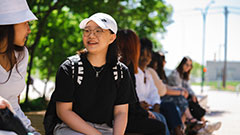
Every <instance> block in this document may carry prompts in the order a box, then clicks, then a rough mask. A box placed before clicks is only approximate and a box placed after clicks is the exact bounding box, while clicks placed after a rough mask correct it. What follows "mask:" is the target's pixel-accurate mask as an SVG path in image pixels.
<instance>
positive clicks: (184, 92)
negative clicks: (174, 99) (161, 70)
mask: <svg viewBox="0 0 240 135" xmlns="http://www.w3.org/2000/svg"><path fill="white" fill-rule="evenodd" d="M183 96H184V97H185V98H186V99H187V98H188V96H189V93H188V91H187V90H186V89H185V90H183Z"/></svg>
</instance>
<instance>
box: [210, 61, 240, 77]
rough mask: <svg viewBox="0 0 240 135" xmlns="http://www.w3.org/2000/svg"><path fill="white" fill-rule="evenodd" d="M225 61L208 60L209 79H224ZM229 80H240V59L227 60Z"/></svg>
mask: <svg viewBox="0 0 240 135" xmlns="http://www.w3.org/2000/svg"><path fill="white" fill-rule="evenodd" d="M223 66H224V62H223V61H207V72H206V80H207V81H217V80H222V76H223ZM226 80H228V81H240V61H228V62H227V78H226Z"/></svg>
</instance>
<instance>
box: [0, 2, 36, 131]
mask: <svg viewBox="0 0 240 135" xmlns="http://www.w3.org/2000/svg"><path fill="white" fill-rule="evenodd" d="M31 20H37V18H36V16H35V15H34V14H33V13H32V12H31V11H30V9H29V7H28V4H27V2H26V0H1V2H0V109H4V108H6V107H7V108H9V109H10V110H12V111H13V112H14V113H15V114H16V116H18V117H19V118H20V120H21V121H22V122H23V124H24V126H25V127H26V128H27V129H28V130H29V131H30V132H35V131H34V129H33V127H32V126H31V122H30V120H29V119H28V118H27V117H26V116H25V115H24V113H23V112H22V110H21V108H20V106H19V102H18V101H19V95H20V93H21V92H22V91H23V89H24V87H25V75H26V71H27V62H28V50H27V48H26V47H25V46H24V44H25V41H26V38H27V36H28V34H30V32H31V30H30V28H29V25H28V22H29V21H31ZM2 134H4V135H14V134H15V135H16V133H14V132H9V131H3V130H0V135H2ZM35 134H39V133H38V132H35Z"/></svg>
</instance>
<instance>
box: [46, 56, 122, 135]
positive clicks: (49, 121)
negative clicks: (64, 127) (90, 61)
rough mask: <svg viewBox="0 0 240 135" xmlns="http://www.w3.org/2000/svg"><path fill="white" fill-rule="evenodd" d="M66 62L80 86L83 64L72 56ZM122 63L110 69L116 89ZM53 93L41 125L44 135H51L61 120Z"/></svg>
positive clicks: (79, 58)
mask: <svg viewBox="0 0 240 135" xmlns="http://www.w3.org/2000/svg"><path fill="white" fill-rule="evenodd" d="M68 60H69V61H70V62H71V64H72V79H73V80H74V82H77V83H78V84H79V85H81V82H82V80H83V74H84V68H83V63H82V60H81V57H80V55H78V54H77V55H74V56H71V57H68ZM122 65H123V64H122V63H121V62H120V61H118V62H117V64H116V65H115V66H114V67H113V68H112V71H113V77H114V80H115V82H116V87H117V88H119V85H120V81H121V79H122V78H123V70H122ZM54 95H55V92H53V94H52V96H51V99H50V102H49V104H48V107H47V110H46V113H45V116H44V120H43V125H44V129H45V135H53V130H54V128H55V126H56V124H57V123H60V122H61V120H60V119H59V118H58V116H57V114H56V102H55V99H54V97H55V96H54Z"/></svg>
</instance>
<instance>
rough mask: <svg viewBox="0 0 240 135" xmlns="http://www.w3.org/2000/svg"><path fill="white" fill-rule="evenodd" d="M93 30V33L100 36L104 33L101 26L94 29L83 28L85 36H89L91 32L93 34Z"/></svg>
mask: <svg viewBox="0 0 240 135" xmlns="http://www.w3.org/2000/svg"><path fill="white" fill-rule="evenodd" d="M92 32H93V34H94V35H95V36H97V37H100V36H101V35H102V33H103V32H104V30H103V29H101V28H96V29H94V30H90V29H84V30H83V36H85V37H88V36H90V34H91V33H92Z"/></svg>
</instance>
